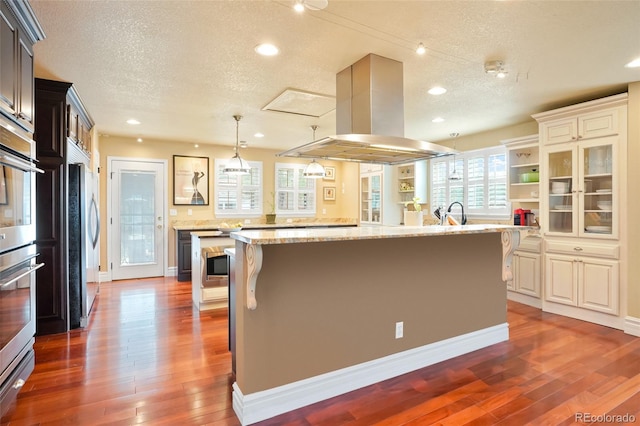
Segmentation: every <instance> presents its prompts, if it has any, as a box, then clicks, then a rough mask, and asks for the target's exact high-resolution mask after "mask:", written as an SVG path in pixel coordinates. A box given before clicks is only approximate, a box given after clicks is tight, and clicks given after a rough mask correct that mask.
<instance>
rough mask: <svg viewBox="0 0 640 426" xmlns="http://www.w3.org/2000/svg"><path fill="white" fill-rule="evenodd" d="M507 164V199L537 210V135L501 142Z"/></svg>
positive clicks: (538, 176)
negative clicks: (505, 152)
mask: <svg viewBox="0 0 640 426" xmlns="http://www.w3.org/2000/svg"><path fill="white" fill-rule="evenodd" d="M502 144H503V145H504V146H505V147H506V148H507V161H508V162H509V165H508V167H509V187H508V194H507V196H508V198H509V201H511V202H512V203H520V204H523V203H526V204H527V205H525V206H523V207H524V208H527V209H538V202H539V194H540V156H539V148H538V135H530V136H524V137H521V138H515V139H507V140H503V141H502Z"/></svg>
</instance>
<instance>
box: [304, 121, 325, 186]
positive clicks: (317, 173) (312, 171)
mask: <svg viewBox="0 0 640 426" xmlns="http://www.w3.org/2000/svg"><path fill="white" fill-rule="evenodd" d="M317 128H318V126H316V125H315V124H314V125H313V126H311V130H313V141H315V140H316V129H317ZM302 176H304V177H306V178H311V179H320V178H323V177H324V176H325V170H324V167H322V164H320V163H318V162H317V161H316V160H315V159H314V160H313V161H311V163H309V164H307V167H305V168H304V170H303V171H302Z"/></svg>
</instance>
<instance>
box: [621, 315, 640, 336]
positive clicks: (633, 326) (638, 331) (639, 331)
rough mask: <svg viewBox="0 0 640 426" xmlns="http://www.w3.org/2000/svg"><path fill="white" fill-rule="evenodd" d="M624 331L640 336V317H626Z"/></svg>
mask: <svg viewBox="0 0 640 426" xmlns="http://www.w3.org/2000/svg"><path fill="white" fill-rule="evenodd" d="M624 332H625V333H627V334H631V335H632V336H638V337H640V318H635V317H626V318H625V319H624Z"/></svg>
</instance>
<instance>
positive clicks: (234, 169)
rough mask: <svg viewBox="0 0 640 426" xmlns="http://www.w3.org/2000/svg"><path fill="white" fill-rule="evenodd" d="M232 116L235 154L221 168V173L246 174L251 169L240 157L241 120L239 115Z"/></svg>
mask: <svg viewBox="0 0 640 426" xmlns="http://www.w3.org/2000/svg"><path fill="white" fill-rule="evenodd" d="M233 118H234V119H235V120H236V155H234V156H233V158H231V160H229V162H228V163H227V165H226V166H225V168H224V169H222V172H223V173H226V174H228V175H246V174H249V172H250V171H251V166H250V165H249V163H247V162H246V161H245V160H243V159H242V158H240V149H239V145H240V140H239V139H240V138H239V130H240V120H242V116H241V115H234V116H233Z"/></svg>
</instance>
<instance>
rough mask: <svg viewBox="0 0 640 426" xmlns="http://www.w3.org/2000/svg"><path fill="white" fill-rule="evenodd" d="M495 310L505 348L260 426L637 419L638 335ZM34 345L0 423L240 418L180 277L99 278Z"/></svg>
mask: <svg viewBox="0 0 640 426" xmlns="http://www.w3.org/2000/svg"><path fill="white" fill-rule="evenodd" d="M508 308H509V311H508V319H509V325H510V336H511V338H510V340H509V341H508V342H504V343H500V344H497V345H493V346H491V347H489V348H485V349H482V350H479V351H475V352H473V353H470V354H467V355H465V356H461V357H458V358H455V359H452V360H449V361H446V362H442V363H439V364H436V365H433V366H431V367H427V368H424V369H421V370H418V371H415V372H412V373H409V374H405V375H403V376H401V377H397V378H395V379H391V380H387V381H385V382H382V383H379V384H376V385H373V386H369V387H366V388H363V389H360V390H357V391H354V392H351V393H349V394H346V395H342V396H339V397H336V398H333V399H330V400H327V401H323V402H320V403H317V404H314V405H311V406H309V407H305V408H302V409H299V410H296V411H294V412H291V413H286V414H283V415H281V416H278V417H277V418H274V419H270V420H266V421H264V422H262V423H261V424H263V425H301V426H302V425H314V426H324V425H327V426H335V425H350V426H351V425H363V426H364V425H366V426H369V425H389V426H398V425H429V424H438V425H456V426H457V425H464V424H469V425H493V424H499V425H518V426H520V425H525V424H532V425H565V424H567V425H568V424H584V423H589V422H588V421H586V419H587V417H586V415H591V416H596V415H604V414H608V415H611V416H615V415H625V414H627V415H628V416H634V417H635V422H636V424H640V338H637V337H633V336H630V335H626V334H624V333H622V332H621V331H617V330H613V329H610V328H607V327H601V326H598V325H594V324H590V323H586V322H581V321H578V320H573V319H570V318H564V317H561V316H557V315H552V314H546V313H543V312H540V311H539V310H537V309H534V308H530V307H528V306H524V305H521V304H518V303H513V302H509V305H508ZM327 314H330V312H328V313H327ZM35 346H36V367H35V370H34V372H33V373H32V375H31V377H30V378H29V380H28V381H27V382H26V384H25V386H24V387H23V389H22V390H21V391H20V393H19V395H18V401H17V405H16V407H15V409H14V410H13V412H12V413H11V415H10V416H7V417H5V418H3V422H2V423H3V424H9V425H99V424H109V425H133V424H150V425H205V424H207V425H238V424H239V422H238V420H237V419H236V417H235V415H234V413H233V410H232V408H231V384H232V377H231V374H230V369H231V368H230V364H231V362H230V361H231V359H230V355H229V353H228V352H227V318H226V311H225V312H222V313H217V314H215V313H199V312H197V311H196V310H194V309H193V307H192V304H191V283H189V282H186V283H185V282H177V281H175V280H174V279H173V278H157V279H145V280H133V281H121V282H112V283H103V284H102V287H101V293H100V295H99V297H98V300H97V304H96V305H95V306H94V312H93V314H92V316H91V320H90V324H89V327H88V328H87V329H86V330H78V331H73V332H71V333H68V334H58V335H50V336H42V337H38V338H37V339H36V345H35ZM579 413H585V416H583V417H582V419H581V418H576V415H577V414H579ZM582 420H585V421H582ZM590 420H593V418H591V419H590ZM600 420H611V421H609V422H608V424H623V422H617V423H616V421H615V420H622V419H619V418H616V417H609V418H608V419H600Z"/></svg>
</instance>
